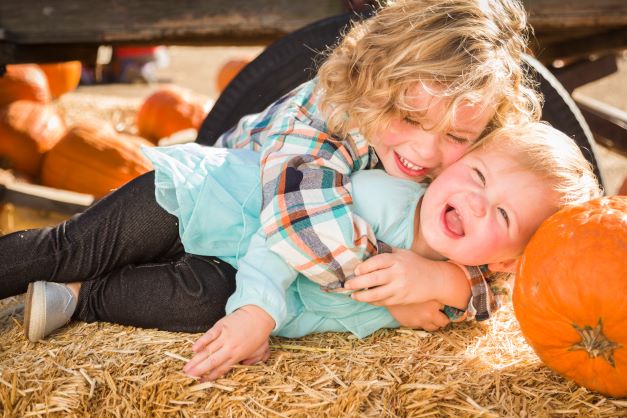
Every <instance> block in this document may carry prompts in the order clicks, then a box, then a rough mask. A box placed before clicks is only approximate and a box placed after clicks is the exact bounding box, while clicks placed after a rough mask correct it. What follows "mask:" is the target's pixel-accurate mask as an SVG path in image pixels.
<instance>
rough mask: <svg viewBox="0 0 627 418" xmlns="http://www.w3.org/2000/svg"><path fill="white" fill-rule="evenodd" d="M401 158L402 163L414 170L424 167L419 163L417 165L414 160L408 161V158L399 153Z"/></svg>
mask: <svg viewBox="0 0 627 418" xmlns="http://www.w3.org/2000/svg"><path fill="white" fill-rule="evenodd" d="M399 158H400V160H401V163H403V165H404V166H405V167H407V168H409V169H412V170H422V167H420V166H419V165H416V164H414V163H412V162H409V161H407V160H406V159H404V158H403V157H401V156H400V155H399Z"/></svg>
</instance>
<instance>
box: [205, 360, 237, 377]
mask: <svg viewBox="0 0 627 418" xmlns="http://www.w3.org/2000/svg"><path fill="white" fill-rule="evenodd" d="M234 365H235V363H230V364H223V365H222V366H220V367H218V368H217V369H214V370H213V371H212V372H211V373H209V374H208V375H207V376H206V377H205V378H203V379H202V380H203V381H207V380H209V381H212V380H216V379H218V378H220V377H222V376H224V375H225V374H226V373H228V372H229V370H231V369H232V368H233V366H234Z"/></svg>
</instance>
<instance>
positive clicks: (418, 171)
mask: <svg viewBox="0 0 627 418" xmlns="http://www.w3.org/2000/svg"><path fill="white" fill-rule="evenodd" d="M394 157H395V160H396V165H397V166H398V168H399V169H400V170H401V171H402V172H403V173H404V174H405V175H407V176H410V177H420V176H424V175H426V174H427V171H428V169H427V168H425V167H421V166H419V165H417V164H414V163H413V162H411V161H409V160H408V159H406V158H404V157H402V156H400V155H399V154H397V153H396V152H395V153H394Z"/></svg>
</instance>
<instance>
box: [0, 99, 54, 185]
mask: <svg viewBox="0 0 627 418" xmlns="http://www.w3.org/2000/svg"><path fill="white" fill-rule="evenodd" d="M65 131H66V128H65V123H64V122H63V119H61V116H59V114H58V113H57V111H56V110H55V108H54V107H53V106H52V105H50V104H46V103H38V102H32V101H29V100H18V101H15V102H13V103H10V104H8V105H6V106H5V107H3V108H1V109H0V157H2V158H3V159H6V160H7V161H8V162H9V166H10V167H11V168H13V169H15V171H17V172H20V173H22V174H26V175H27V176H30V177H32V178H36V177H38V176H39V172H40V170H41V163H42V160H43V155H44V153H45V152H46V151H48V150H49V149H50V148H52V146H53V145H54V144H56V143H57V142H58V141H59V139H61V137H62V136H63V135H64V134H65Z"/></svg>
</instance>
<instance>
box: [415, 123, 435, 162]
mask: <svg viewBox="0 0 627 418" xmlns="http://www.w3.org/2000/svg"><path fill="white" fill-rule="evenodd" d="M414 149H415V151H416V153H417V154H418V155H419V156H420V158H422V160H423V161H432V160H433V159H435V157H436V156H437V154H438V135H437V134H435V133H433V132H430V131H427V130H423V131H422V133H421V135H420V139H419V140H418V141H416V142H415V146H414Z"/></svg>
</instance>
